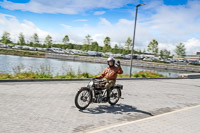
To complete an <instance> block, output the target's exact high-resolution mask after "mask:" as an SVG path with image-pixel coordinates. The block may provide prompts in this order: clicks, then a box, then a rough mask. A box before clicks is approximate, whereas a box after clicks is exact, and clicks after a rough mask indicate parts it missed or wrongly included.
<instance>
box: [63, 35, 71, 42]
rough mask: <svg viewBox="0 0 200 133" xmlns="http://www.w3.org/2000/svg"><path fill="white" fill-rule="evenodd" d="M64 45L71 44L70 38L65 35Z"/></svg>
mask: <svg viewBox="0 0 200 133" xmlns="http://www.w3.org/2000/svg"><path fill="white" fill-rule="evenodd" d="M62 42H63V44H68V42H69V36H68V35H65V36H64V38H63V39H62Z"/></svg>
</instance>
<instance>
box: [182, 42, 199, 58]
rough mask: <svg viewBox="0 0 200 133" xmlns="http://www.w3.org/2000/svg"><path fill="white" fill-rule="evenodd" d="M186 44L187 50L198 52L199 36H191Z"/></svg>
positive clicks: (188, 51) (193, 52) (191, 52)
mask: <svg viewBox="0 0 200 133" xmlns="http://www.w3.org/2000/svg"><path fill="white" fill-rule="evenodd" d="M183 44H185V48H186V52H187V53H190V54H195V53H196V52H200V40H199V39H197V38H191V39H189V40H187V41H186V42H183Z"/></svg>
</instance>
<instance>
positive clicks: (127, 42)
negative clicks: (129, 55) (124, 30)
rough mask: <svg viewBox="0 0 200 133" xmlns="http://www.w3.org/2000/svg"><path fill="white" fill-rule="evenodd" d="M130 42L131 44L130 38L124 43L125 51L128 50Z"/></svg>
mask: <svg viewBox="0 0 200 133" xmlns="http://www.w3.org/2000/svg"><path fill="white" fill-rule="evenodd" d="M131 42H132V40H131V38H130V37H128V39H127V41H126V43H125V48H126V49H127V50H130V47H131Z"/></svg>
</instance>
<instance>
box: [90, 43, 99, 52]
mask: <svg viewBox="0 0 200 133" xmlns="http://www.w3.org/2000/svg"><path fill="white" fill-rule="evenodd" d="M90 50H91V51H99V44H98V43H97V42H92V44H91V45H90Z"/></svg>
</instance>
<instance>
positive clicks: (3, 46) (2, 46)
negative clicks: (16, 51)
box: [0, 44, 8, 48]
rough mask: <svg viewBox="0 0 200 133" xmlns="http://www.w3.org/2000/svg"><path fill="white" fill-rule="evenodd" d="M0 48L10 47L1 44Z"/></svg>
mask: <svg viewBox="0 0 200 133" xmlns="http://www.w3.org/2000/svg"><path fill="white" fill-rule="evenodd" d="M0 47H1V48H8V46H7V45H6V44H1V45H0Z"/></svg>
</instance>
